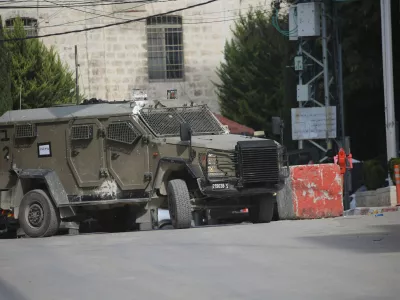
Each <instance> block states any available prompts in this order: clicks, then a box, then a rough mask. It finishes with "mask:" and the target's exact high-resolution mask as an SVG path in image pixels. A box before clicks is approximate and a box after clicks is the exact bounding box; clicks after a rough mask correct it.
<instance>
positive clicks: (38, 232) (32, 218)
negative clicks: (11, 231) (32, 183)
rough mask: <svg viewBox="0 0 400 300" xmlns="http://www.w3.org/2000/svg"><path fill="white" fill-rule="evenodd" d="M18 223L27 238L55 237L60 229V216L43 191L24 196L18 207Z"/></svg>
mask: <svg viewBox="0 0 400 300" xmlns="http://www.w3.org/2000/svg"><path fill="white" fill-rule="evenodd" d="M18 221H19V224H20V226H21V228H22V229H23V231H24V232H25V234H26V235H27V236H28V237H32V238H36V237H48V236H52V235H55V234H56V233H57V231H58V228H59V227H60V216H59V212H58V209H57V208H56V206H55V205H54V203H53V201H52V200H51V199H50V197H49V196H48V195H47V193H46V192H45V191H43V190H32V191H29V192H28V193H26V194H25V196H24V197H23V198H22V201H21V205H20V207H19V215H18Z"/></svg>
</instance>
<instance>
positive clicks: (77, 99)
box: [75, 45, 79, 105]
mask: <svg viewBox="0 0 400 300" xmlns="http://www.w3.org/2000/svg"><path fill="white" fill-rule="evenodd" d="M78 69H79V63H78V46H77V45H75V97H76V105H78V104H79V74H78V72H79V71H78Z"/></svg>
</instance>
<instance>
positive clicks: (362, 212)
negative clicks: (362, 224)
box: [343, 206, 400, 217]
mask: <svg viewBox="0 0 400 300" xmlns="http://www.w3.org/2000/svg"><path fill="white" fill-rule="evenodd" d="M396 211H400V207H398V206H396V207H357V208H352V209H349V210H346V211H344V212H343V216H345V217H347V216H371V215H376V214H382V213H387V212H396Z"/></svg>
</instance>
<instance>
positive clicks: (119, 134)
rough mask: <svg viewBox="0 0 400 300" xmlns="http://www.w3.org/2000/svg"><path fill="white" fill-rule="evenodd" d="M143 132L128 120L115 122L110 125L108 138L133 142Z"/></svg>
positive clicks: (127, 142) (121, 141)
mask: <svg viewBox="0 0 400 300" xmlns="http://www.w3.org/2000/svg"><path fill="white" fill-rule="evenodd" d="M141 135H142V134H141V132H140V131H139V130H137V129H136V127H135V126H134V125H133V124H132V123H131V122H128V121H123V122H114V123H111V124H110V125H108V128H107V139H109V140H111V141H116V142H120V143H125V144H133V143H134V142H135V141H136V139H137V138H139V137H140V136H141Z"/></svg>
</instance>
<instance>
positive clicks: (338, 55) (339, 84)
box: [333, 3, 351, 210]
mask: <svg viewBox="0 0 400 300" xmlns="http://www.w3.org/2000/svg"><path fill="white" fill-rule="evenodd" d="M337 5H338V4H337V3H335V4H334V7H333V13H334V15H333V17H334V18H333V19H334V32H335V38H334V39H335V44H334V45H335V46H334V50H335V51H334V53H335V58H334V60H335V71H336V88H337V97H338V102H339V109H340V112H339V114H340V140H341V143H342V147H343V149H344V151H345V152H346V155H349V154H350V142H347V141H346V131H345V122H344V118H345V117H344V96H343V59H342V51H343V50H342V41H341V34H340V23H339V16H338V9H337ZM343 179H344V182H343V207H344V210H348V209H350V189H351V171H350V169H347V168H346V171H345V173H344V176H343Z"/></svg>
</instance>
